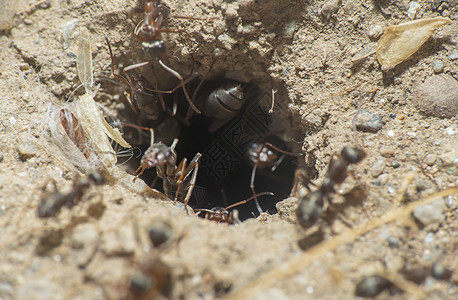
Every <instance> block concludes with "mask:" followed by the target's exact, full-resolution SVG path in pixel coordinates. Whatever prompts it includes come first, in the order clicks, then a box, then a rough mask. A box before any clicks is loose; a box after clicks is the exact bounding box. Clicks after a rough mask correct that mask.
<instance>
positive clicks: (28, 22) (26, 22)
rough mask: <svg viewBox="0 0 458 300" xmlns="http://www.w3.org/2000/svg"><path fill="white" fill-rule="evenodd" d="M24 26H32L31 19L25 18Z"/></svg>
mask: <svg viewBox="0 0 458 300" xmlns="http://www.w3.org/2000/svg"><path fill="white" fill-rule="evenodd" d="M24 24H25V25H32V24H33V20H32V19H29V18H25V19H24Z"/></svg>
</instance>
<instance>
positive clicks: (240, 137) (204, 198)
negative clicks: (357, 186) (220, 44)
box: [124, 76, 303, 221]
mask: <svg viewBox="0 0 458 300" xmlns="http://www.w3.org/2000/svg"><path fill="white" fill-rule="evenodd" d="M254 82H255V81H254V80H252V81H250V82H248V83H247V82H237V81H234V80H232V79H228V78H225V77H223V76H217V77H213V78H212V79H208V80H207V79H206V80H204V81H202V82H201V78H195V79H194V80H193V81H191V82H190V83H188V84H187V85H186V87H187V89H188V93H189V94H190V95H193V94H195V97H193V101H195V104H196V105H197V106H198V107H199V109H202V114H196V113H191V114H190V112H189V111H190V108H189V107H190V106H189V104H188V102H187V101H186V98H185V95H184V93H183V91H182V89H178V90H177V91H176V92H175V93H173V94H172V95H163V97H164V102H165V103H166V104H167V106H168V110H172V109H173V105H174V103H176V105H177V111H176V115H175V116H173V117H172V116H170V114H169V113H167V114H168V115H166V116H165V119H166V120H167V121H165V120H162V121H160V122H156V123H155V124H152V123H148V119H147V118H144V117H139V116H138V115H135V114H132V113H131V112H130V113H128V114H126V116H127V117H126V118H127V119H128V120H129V122H131V123H132V124H137V125H141V126H145V127H151V128H153V129H154V131H155V142H159V141H162V142H164V143H165V144H167V145H170V144H171V143H172V141H173V139H174V138H178V144H177V146H176V148H175V150H176V152H177V156H178V160H177V164H178V163H179V162H180V161H181V160H182V159H183V158H187V160H188V163H189V162H190V161H191V160H192V158H193V157H194V156H195V155H196V153H201V154H202V157H201V160H200V163H199V170H198V174H197V180H196V185H195V188H194V190H193V192H192V197H191V199H190V202H189V205H190V206H191V207H192V208H193V209H197V208H205V209H211V208H214V207H227V206H229V205H232V204H234V203H237V202H239V201H242V200H246V199H248V198H250V197H251V196H253V193H252V191H251V188H250V182H251V176H252V170H253V163H252V161H251V160H250V158H249V155H248V149H249V148H250V146H251V145H252V144H253V143H261V144H262V143H265V142H269V143H271V144H273V145H274V146H276V147H278V148H280V149H282V150H285V151H288V152H295V153H300V152H301V146H302V143H301V142H295V141H294V140H295V139H296V140H299V141H301V140H300V139H301V138H303V137H299V135H298V134H297V133H296V128H293V125H292V124H293V123H294V120H293V119H292V118H293V116H292V115H291V114H290V113H289V111H288V108H287V101H286V98H284V97H278V96H276V102H275V108H274V112H273V113H271V112H269V110H270V109H271V105H272V92H271V90H263V89H261V88H259V85H257V84H255V83H254ZM202 83H203V84H202ZM228 83H230V84H240V87H241V89H242V90H243V95H244V96H243V106H242V107H241V109H240V110H239V111H237V113H236V114H234V116H232V117H231V118H228V119H225V120H223V121H221V120H220V119H217V118H215V117H214V113H213V112H210V113H209V112H206V111H205V110H206V108H205V107H206V106H205V105H206V104H205V103H206V101H208V100H207V99H208V98H209V95H210V94H211V93H212V92H214V91H216V90H218V89H223V87H224V86H226V85H227V84H228ZM196 89H197V92H196ZM226 92H227V91H223V93H226ZM170 120H173V121H170ZM167 122H172V123H173V124H166V123H167ZM215 122H216V123H217V125H216V126H215ZM176 126H178V128H179V130H176V128H175V127H176ZM215 128H216V129H215ZM124 130H125V136H124V137H125V138H126V140H127V141H128V142H130V143H131V144H132V145H135V146H137V147H138V148H140V149H141V152H142V153H144V151H146V149H147V148H148V147H149V146H150V138H149V133H148V132H147V131H141V130H139V129H133V128H124ZM271 150H273V151H274V152H275V150H274V149H271ZM276 154H277V157H278V159H279V163H278V164H277V165H276V167H275V168H272V166H269V167H265V168H260V167H258V168H257V171H256V177H255V181H254V187H255V190H256V193H260V192H272V193H274V195H273V196H268V195H264V196H260V197H259V198H258V200H259V204H260V206H261V208H262V209H263V211H266V212H268V213H270V214H275V213H276V212H277V210H276V206H275V205H276V203H277V202H279V201H282V200H283V199H285V198H287V197H288V196H289V194H290V192H291V188H292V186H293V178H294V172H295V170H296V168H297V167H298V164H299V163H300V161H301V160H302V161H303V157H297V156H292V155H287V154H282V153H280V152H276ZM140 158H141V156H140V157H138V158H136V159H132V160H130V161H129V162H128V167H129V168H130V170H135V169H136V168H137V167H138V166H139V164H140V163H139V161H140ZM155 178H156V170H155V168H152V169H148V170H146V171H145V172H144V174H143V175H142V177H141V179H143V180H144V181H145V182H146V183H147V184H148V185H150V186H151V184H152V183H153V182H154V188H155V189H157V190H159V191H163V189H162V182H161V179H159V180H157V181H155V180H154V179H155ZM151 187H153V186H151ZM235 209H237V210H238V211H239V218H240V220H242V221H243V220H246V219H248V218H252V217H255V216H257V215H259V212H258V210H257V208H256V205H255V201H254V200H251V201H249V202H248V203H246V204H242V205H239V206H237V207H236V208H235ZM201 215H202V217H203V216H204V214H201Z"/></svg>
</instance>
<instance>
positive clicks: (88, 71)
mask: <svg viewBox="0 0 458 300" xmlns="http://www.w3.org/2000/svg"><path fill="white" fill-rule="evenodd" d="M90 38H91V37H90V35H89V31H88V30H87V28H86V27H81V28H80V33H79V36H78V53H77V57H78V58H77V61H76V68H77V69H78V77H79V79H80V81H81V83H82V84H83V86H84V89H85V90H86V93H89V91H91V92H92V91H93V88H94V77H93V75H92V54H91V40H90Z"/></svg>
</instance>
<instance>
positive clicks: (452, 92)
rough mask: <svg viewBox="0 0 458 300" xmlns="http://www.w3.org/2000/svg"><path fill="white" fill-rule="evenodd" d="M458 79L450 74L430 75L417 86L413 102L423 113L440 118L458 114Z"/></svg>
mask: <svg viewBox="0 0 458 300" xmlns="http://www.w3.org/2000/svg"><path fill="white" fill-rule="evenodd" d="M457 99H458V81H457V80H456V79H455V78H453V77H452V76H450V75H447V74H440V75H433V76H431V77H428V78H427V79H426V80H425V82H424V83H422V84H420V85H419V86H418V87H417V91H416V93H415V94H414V97H413V104H414V105H415V106H416V107H417V109H418V110H420V112H421V113H423V114H424V115H427V116H434V117H439V118H452V117H454V116H456V115H457V114H458V101H457Z"/></svg>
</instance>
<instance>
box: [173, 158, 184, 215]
mask: <svg viewBox="0 0 458 300" xmlns="http://www.w3.org/2000/svg"><path fill="white" fill-rule="evenodd" d="M186 163H187V159H186V158H183V160H182V161H181V162H180V163H179V164H178V166H177V168H176V169H175V170H174V171H173V173H172V174H171V175H172V176H176V175H177V174H179V175H180V177H179V178H178V179H177V181H176V183H177V190H176V192H175V201H178V194H179V193H180V190H181V183H182V182H183V178H184V176H185V170H186ZM185 208H186V212H188V208H187V207H186V206H185Z"/></svg>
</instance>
